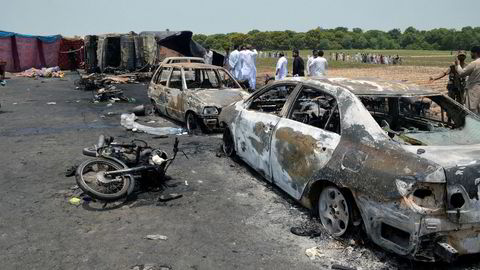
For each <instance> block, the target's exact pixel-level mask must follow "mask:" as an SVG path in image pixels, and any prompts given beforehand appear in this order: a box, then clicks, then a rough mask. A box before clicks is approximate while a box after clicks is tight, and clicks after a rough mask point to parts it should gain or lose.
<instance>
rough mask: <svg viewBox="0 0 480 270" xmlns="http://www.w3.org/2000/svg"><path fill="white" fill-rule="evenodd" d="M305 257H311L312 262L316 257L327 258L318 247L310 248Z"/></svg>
mask: <svg viewBox="0 0 480 270" xmlns="http://www.w3.org/2000/svg"><path fill="white" fill-rule="evenodd" d="M305 255H307V257H309V258H310V260H314V259H315V258H316V257H318V258H322V257H324V256H325V255H323V254H322V252H321V251H320V249H319V248H318V247H312V248H308V249H307V250H305Z"/></svg>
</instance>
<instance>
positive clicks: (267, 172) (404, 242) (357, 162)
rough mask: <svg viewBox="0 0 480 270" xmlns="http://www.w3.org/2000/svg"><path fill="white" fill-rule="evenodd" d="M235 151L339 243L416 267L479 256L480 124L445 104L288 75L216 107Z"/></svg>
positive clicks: (401, 90)
mask: <svg viewBox="0 0 480 270" xmlns="http://www.w3.org/2000/svg"><path fill="white" fill-rule="evenodd" d="M219 119H220V122H221V124H222V125H224V126H225V130H224V136H223V149H224V151H225V153H226V154H227V155H229V156H232V155H235V154H236V155H238V156H239V157H240V158H241V159H243V160H244V161H245V162H246V163H247V164H248V165H250V166H251V167H253V168H254V169H255V170H256V171H258V172H259V173H260V174H262V175H263V176H264V178H265V179H266V180H267V181H270V182H273V183H274V184H276V185H277V186H278V187H280V188H281V189H282V190H284V191H285V192H286V193H288V194H289V195H290V196H292V197H293V198H295V199H296V200H298V201H299V202H300V203H301V204H303V205H304V206H305V207H307V208H310V209H312V210H313V211H314V212H315V213H317V214H318V216H319V219H320V221H321V223H322V225H323V227H324V228H325V229H326V230H327V231H328V232H329V233H330V234H332V235H334V236H343V235H345V234H346V233H347V232H348V231H349V230H350V229H351V228H353V227H355V226H360V227H363V228H364V230H365V231H366V233H367V235H368V236H369V237H370V238H371V239H372V241H373V242H375V243H376V244H378V245H379V246H381V247H383V248H385V249H387V250H389V251H392V252H395V253H397V254H400V255H403V256H407V257H410V258H414V259H416V260H422V261H437V260H446V261H452V260H455V259H456V258H457V257H458V256H459V255H464V254H472V253H479V252H480V202H479V195H480V189H479V184H480V120H479V118H477V116H476V115H474V114H473V113H471V112H470V111H468V110H466V109H465V108H464V107H463V106H461V105H460V104H458V103H456V102H455V101H453V100H452V99H450V98H448V97H446V96H444V95H441V94H439V93H438V92H435V91H433V90H428V89H424V88H421V87H418V86H415V85H410V84H404V83H397V82H386V81H379V80H350V79H343V78H336V79H335V78H323V79H321V78H317V79H307V78H292V79H288V80H284V81H280V82H276V83H273V84H271V85H267V86H265V87H264V88H262V89H260V90H258V91H257V92H255V93H253V94H252V95H251V96H250V97H249V98H248V99H246V100H245V101H240V102H237V103H235V104H232V105H230V106H228V107H226V108H224V110H223V111H222V113H221V115H220V118H219Z"/></svg>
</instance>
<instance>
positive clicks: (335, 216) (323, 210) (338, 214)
mask: <svg viewBox="0 0 480 270" xmlns="http://www.w3.org/2000/svg"><path fill="white" fill-rule="evenodd" d="M351 209H352V208H351V207H350V204H349V202H348V200H347V198H346V196H345V195H344V194H343V193H342V192H341V191H340V190H339V189H338V188H337V187H335V186H327V187H325V188H324V189H323V190H322V192H321V193H320V197H319V198H318V215H319V217H320V221H321V222H322V225H323V227H324V228H325V229H326V230H327V231H328V232H329V233H330V234H331V235H333V236H337V237H340V236H343V235H345V233H346V232H347V231H348V229H349V227H350V223H351V212H352V211H351Z"/></svg>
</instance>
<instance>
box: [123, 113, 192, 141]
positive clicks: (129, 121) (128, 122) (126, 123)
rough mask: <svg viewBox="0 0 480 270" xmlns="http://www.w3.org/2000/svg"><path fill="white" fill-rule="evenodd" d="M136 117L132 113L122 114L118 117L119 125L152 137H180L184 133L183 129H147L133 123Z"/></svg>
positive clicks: (147, 127)
mask: <svg viewBox="0 0 480 270" xmlns="http://www.w3.org/2000/svg"><path fill="white" fill-rule="evenodd" d="M137 119H138V118H137V116H135V114H134V113H131V114H127V113H124V114H122V115H121V116H120V124H121V125H122V126H123V127H125V128H126V129H127V130H131V131H141V132H145V133H148V134H152V135H157V136H162V135H182V134H183V133H184V132H185V131H184V129H183V128H176V127H149V126H146V125H142V124H139V123H137V122H135V120H137Z"/></svg>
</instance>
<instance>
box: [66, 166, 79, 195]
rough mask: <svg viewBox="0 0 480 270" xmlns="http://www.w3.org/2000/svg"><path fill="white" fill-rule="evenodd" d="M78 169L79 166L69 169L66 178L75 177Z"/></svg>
mask: <svg viewBox="0 0 480 270" xmlns="http://www.w3.org/2000/svg"><path fill="white" fill-rule="evenodd" d="M77 167H78V166H77V165H75V166H70V167H68V168H67V169H66V170H65V176H66V177H71V176H74V175H75V172H76V171H77ZM77 188H78V186H76V188H75V189H77Z"/></svg>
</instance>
